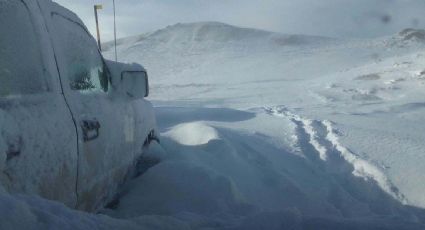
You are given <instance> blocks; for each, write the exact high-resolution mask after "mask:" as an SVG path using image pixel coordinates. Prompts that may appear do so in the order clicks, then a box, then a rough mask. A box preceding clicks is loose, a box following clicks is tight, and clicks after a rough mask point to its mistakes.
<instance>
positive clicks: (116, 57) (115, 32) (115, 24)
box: [112, 0, 118, 62]
mask: <svg viewBox="0 0 425 230" xmlns="http://www.w3.org/2000/svg"><path fill="white" fill-rule="evenodd" d="M112 3H113V5H114V43H115V61H116V62H117V61H118V55H117V23H116V21H115V0H112Z"/></svg>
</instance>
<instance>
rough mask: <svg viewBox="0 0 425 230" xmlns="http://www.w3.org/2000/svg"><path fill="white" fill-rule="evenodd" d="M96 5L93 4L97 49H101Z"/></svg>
mask: <svg viewBox="0 0 425 230" xmlns="http://www.w3.org/2000/svg"><path fill="white" fill-rule="evenodd" d="M97 9H98V5H95V6H94V17H95V19H96V32H97V45H98V46H99V50H100V51H102V46H101V44H100V31H99V19H98V16H97Z"/></svg>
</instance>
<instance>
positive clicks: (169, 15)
mask: <svg viewBox="0 0 425 230" xmlns="http://www.w3.org/2000/svg"><path fill="white" fill-rule="evenodd" d="M55 1H56V2H59V3H60V4H62V5H64V6H66V7H67V8H70V9H71V10H73V11H74V12H76V13H77V14H78V15H79V16H80V17H81V18H82V19H83V21H84V22H85V23H86V25H87V26H88V27H89V29H90V30H91V31H94V29H95V28H94V16H93V4H95V3H101V4H103V5H104V10H102V11H101V12H100V21H101V30H102V37H103V38H104V40H111V39H112V38H113V37H112V28H113V27H112V0H72V1H70V0H55ZM116 4H117V24H118V37H125V36H130V35H136V34H140V33H144V32H150V31H154V30H156V29H160V28H162V27H165V26H167V25H171V24H175V23H178V22H196V21H220V22H224V23H229V24H233V25H237V26H243V27H253V28H259V29H264V30H270V31H276V32H281V33H290V34H294V33H295V34H313V35H322V36H329V37H377V36H383V35H388V34H393V33H397V32H398V31H400V30H402V29H404V28H407V27H419V28H422V27H425V1H424V0H116Z"/></svg>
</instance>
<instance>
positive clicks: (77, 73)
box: [53, 14, 109, 93]
mask: <svg viewBox="0 0 425 230" xmlns="http://www.w3.org/2000/svg"><path fill="white" fill-rule="evenodd" d="M53 20H54V23H55V25H56V29H57V32H59V34H58V37H59V38H60V42H61V48H62V49H63V50H62V51H63V58H65V64H66V66H65V67H64V68H66V70H65V72H66V73H67V77H68V78H69V84H70V85H69V86H70V88H71V89H72V90H77V91H80V92H82V93H86V92H107V91H108V88H109V72H108V70H107V68H106V66H105V64H104V62H103V59H102V56H101V55H100V53H99V50H98V48H97V44H96V41H95V40H94V39H93V37H92V36H91V35H90V34H89V33H88V32H87V31H86V28H85V27H84V26H82V25H80V24H79V23H78V22H74V21H72V20H71V19H68V18H66V17H63V16H61V15H59V14H54V15H53Z"/></svg>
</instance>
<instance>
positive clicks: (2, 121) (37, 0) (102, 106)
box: [0, 0, 156, 211]
mask: <svg viewBox="0 0 425 230" xmlns="http://www.w3.org/2000/svg"><path fill="white" fill-rule="evenodd" d="M0 31H1V32H0V183H1V185H2V186H3V187H4V188H5V189H6V190H7V191H9V192H11V193H23V194H35V195H40V196H42V197H44V198H47V199H51V200H56V201H60V202H62V203H64V204H66V205H67V206H69V207H73V208H78V209H81V210H90V211H92V210H95V209H97V208H99V207H102V206H103V205H105V204H106V203H107V202H109V201H110V200H111V199H112V198H113V196H114V194H115V193H116V190H117V188H118V186H119V185H120V183H122V182H123V181H124V180H125V179H126V178H128V177H129V174H130V172H131V171H132V169H133V168H134V165H135V162H137V160H138V159H139V158H140V156H141V154H142V153H143V150H144V148H145V147H146V145H147V143H149V142H150V139H152V138H154V133H155V129H156V121H155V117H154V112H153V108H152V105H151V104H150V102H148V101H147V100H145V99H144V98H145V97H146V96H147V95H148V93H149V90H148V87H149V86H148V78H147V74H146V71H145V69H144V68H143V67H142V66H141V65H138V64H131V65H130V64H123V63H117V62H113V61H105V60H104V59H103V57H102V55H101V53H100V52H99V50H98V47H97V44H96V41H95V40H94V38H93V37H92V36H91V35H90V33H89V32H88V30H87V28H86V27H85V26H84V24H83V22H82V21H81V20H80V19H79V18H78V17H77V16H76V15H75V14H74V13H72V12H70V11H69V10H67V9H65V8H63V7H61V6H60V5H58V4H56V3H54V2H52V1H50V0H0ZM0 187H1V186H0Z"/></svg>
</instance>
